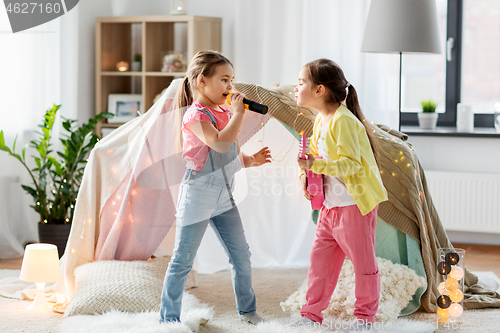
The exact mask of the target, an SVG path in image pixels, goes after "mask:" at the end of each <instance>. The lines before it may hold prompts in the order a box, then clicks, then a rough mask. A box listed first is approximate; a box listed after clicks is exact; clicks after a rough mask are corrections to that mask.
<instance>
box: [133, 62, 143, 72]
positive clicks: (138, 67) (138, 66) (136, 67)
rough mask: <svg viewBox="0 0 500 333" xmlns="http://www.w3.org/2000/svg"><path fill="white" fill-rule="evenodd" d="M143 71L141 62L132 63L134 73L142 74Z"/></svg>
mask: <svg viewBox="0 0 500 333" xmlns="http://www.w3.org/2000/svg"><path fill="white" fill-rule="evenodd" d="M140 71H141V62H140V61H133V62H132V72H140Z"/></svg>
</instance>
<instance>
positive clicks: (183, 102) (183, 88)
mask: <svg viewBox="0 0 500 333" xmlns="http://www.w3.org/2000/svg"><path fill="white" fill-rule="evenodd" d="M191 104H193V93H192V91H191V85H190V84H189V78H188V77H187V76H186V77H185V78H184V80H182V83H181V85H180V86H179V88H177V93H176V94H175V99H174V110H176V115H175V129H176V133H177V135H176V140H175V141H176V142H175V147H176V150H177V152H178V153H179V152H181V151H182V119H183V118H184V113H186V110H187V108H188V106H190V105H191Z"/></svg>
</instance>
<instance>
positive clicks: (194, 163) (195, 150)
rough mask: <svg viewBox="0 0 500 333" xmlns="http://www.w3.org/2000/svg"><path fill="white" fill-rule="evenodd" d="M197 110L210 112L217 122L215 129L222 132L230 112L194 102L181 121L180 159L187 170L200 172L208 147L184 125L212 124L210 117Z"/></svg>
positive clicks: (205, 159)
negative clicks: (183, 161) (202, 109)
mask: <svg viewBox="0 0 500 333" xmlns="http://www.w3.org/2000/svg"><path fill="white" fill-rule="evenodd" d="M197 108H204V109H206V110H208V112H210V113H211V114H212V115H213V116H214V118H215V121H216V122H217V127H216V128H217V129H218V130H222V129H223V128H224V127H226V125H227V123H228V122H229V120H230V119H231V117H230V115H229V113H230V111H229V110H227V109H224V108H223V107H221V106H219V108H220V109H221V110H223V111H219V110H215V109H211V108H209V107H207V106H205V105H203V104H201V103H200V102H197V101H195V102H194V103H193V104H192V105H191V106H190V107H189V109H187V111H186V113H185V114H184V118H183V119H182V149H183V151H184V152H183V153H182V158H183V159H184V160H185V161H186V167H187V168H188V169H192V170H196V171H200V170H201V169H203V166H204V165H205V162H206V161H207V157H208V151H209V149H210V148H209V147H208V146H207V145H206V144H205V143H203V141H201V140H200V139H199V138H198V137H197V136H196V135H195V134H194V133H193V132H191V131H190V130H189V129H187V128H186V125H187V124H189V123H194V122H202V123H210V124H211V123H212V120H210V117H209V116H207V115H206V114H204V113H203V112H201V111H198V110H197Z"/></svg>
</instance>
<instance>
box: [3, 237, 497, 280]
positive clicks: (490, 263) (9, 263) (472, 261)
mask: <svg viewBox="0 0 500 333" xmlns="http://www.w3.org/2000/svg"><path fill="white" fill-rule="evenodd" d="M453 246H455V248H461V249H464V250H465V266H466V267H467V269H469V270H470V271H492V272H494V273H495V274H496V275H497V276H499V277H500V246H492V245H472V244H458V243H455V244H453ZM22 262H23V258H18V259H10V260H0V269H21V265H22Z"/></svg>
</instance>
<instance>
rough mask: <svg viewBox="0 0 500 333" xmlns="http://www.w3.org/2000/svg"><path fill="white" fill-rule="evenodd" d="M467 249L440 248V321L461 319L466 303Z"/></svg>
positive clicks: (438, 283) (438, 263)
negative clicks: (465, 261)
mask: <svg viewBox="0 0 500 333" xmlns="http://www.w3.org/2000/svg"><path fill="white" fill-rule="evenodd" d="M464 260H465V250H463V249H458V248H456V249H454V248H440V249H438V258H437V273H438V274H437V277H436V279H437V281H436V284H437V286H438V288H437V289H438V292H439V296H438V298H437V300H436V303H437V304H436V305H437V306H438V310H437V315H438V317H439V318H440V319H439V322H440V323H446V322H447V321H448V320H449V321H452V322H457V321H459V319H458V318H459V317H460V316H461V315H462V312H463V305H464V276H465V265H464Z"/></svg>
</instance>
